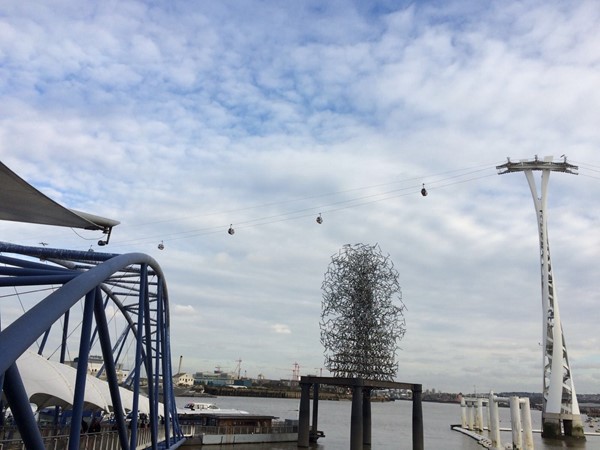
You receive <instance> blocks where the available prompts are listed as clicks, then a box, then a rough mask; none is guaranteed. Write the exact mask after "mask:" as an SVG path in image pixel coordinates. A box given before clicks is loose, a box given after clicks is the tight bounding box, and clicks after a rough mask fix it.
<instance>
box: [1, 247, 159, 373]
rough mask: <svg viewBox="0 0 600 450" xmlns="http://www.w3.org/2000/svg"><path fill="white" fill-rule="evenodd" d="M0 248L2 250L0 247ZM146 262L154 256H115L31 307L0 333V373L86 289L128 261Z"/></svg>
mask: <svg viewBox="0 0 600 450" xmlns="http://www.w3.org/2000/svg"><path fill="white" fill-rule="evenodd" d="M0 251H2V248H1V246H0ZM90 253H91V252H90ZM149 261H152V262H154V263H155V261H154V259H152V258H151V257H150V256H148V255H144V254H142V253H129V254H124V255H118V256H115V257H114V258H112V259H111V260H109V261H106V262H105V263H104V264H100V265H98V266H96V267H93V268H92V269H90V270H88V271H87V272H84V273H82V274H80V275H79V276H77V278H74V279H73V280H71V281H70V282H68V283H67V284H65V285H64V286H62V287H61V288H60V289H58V290H57V291H55V292H53V293H52V294H50V295H49V296H48V297H46V298H45V299H44V300H42V301H41V302H39V303H38V304H36V305H35V306H34V307H32V308H31V309H30V310H29V311H27V312H26V313H25V314H23V315H22V316H21V317H19V318H18V319H17V320H15V321H14V322H13V323H11V324H10V325H9V326H8V327H7V328H6V329H5V330H3V331H2V332H1V333H0V373H1V372H4V371H5V370H6V369H8V367H9V366H10V365H11V364H12V363H13V362H14V361H16V360H17V358H18V357H19V356H20V355H21V354H22V353H23V352H24V351H25V350H27V349H28V348H29V347H30V346H31V345H33V343H34V342H35V341H36V339H37V338H38V337H39V336H41V335H42V333H44V332H45V331H46V330H47V329H48V328H50V327H51V326H52V324H53V323H54V322H56V321H57V320H58V319H59V318H60V316H61V315H62V314H64V313H65V312H66V311H67V310H68V309H69V308H70V307H71V306H73V305H75V304H76V303H77V302H78V301H79V299H80V298H81V297H83V296H84V295H85V294H86V293H87V292H89V291H90V290H91V289H93V288H94V287H96V286H97V285H98V284H100V283H102V282H103V281H104V280H105V279H107V278H108V277H109V276H110V275H111V274H113V273H114V272H116V271H118V270H120V269H122V268H124V267H127V266H129V265H131V264H136V263H142V262H149ZM157 267H158V265H157ZM51 284H52V283H51Z"/></svg>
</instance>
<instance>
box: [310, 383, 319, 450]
mask: <svg viewBox="0 0 600 450" xmlns="http://www.w3.org/2000/svg"><path fill="white" fill-rule="evenodd" d="M311 435H312V436H313V440H314V441H315V442H316V441H317V437H318V436H319V383H315V384H313V408H312V427H311Z"/></svg>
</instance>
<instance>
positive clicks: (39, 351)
mask: <svg viewBox="0 0 600 450" xmlns="http://www.w3.org/2000/svg"><path fill="white" fill-rule="evenodd" d="M49 334H50V328H48V329H47V330H46V332H45V333H44V337H43V338H42V343H41V344H40V348H39V349H38V355H41V354H42V353H44V348H45V347H46V342H47V341H48V335H49Z"/></svg>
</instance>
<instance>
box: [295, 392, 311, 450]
mask: <svg viewBox="0 0 600 450" xmlns="http://www.w3.org/2000/svg"><path fill="white" fill-rule="evenodd" d="M300 389H301V394H300V411H299V412H298V447H308V445H309V442H310V428H309V427H310V384H309V383H302V382H300Z"/></svg>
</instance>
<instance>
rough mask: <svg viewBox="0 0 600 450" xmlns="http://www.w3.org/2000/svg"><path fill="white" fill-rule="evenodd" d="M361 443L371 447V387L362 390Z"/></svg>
mask: <svg viewBox="0 0 600 450" xmlns="http://www.w3.org/2000/svg"><path fill="white" fill-rule="evenodd" d="M363 445H364V446H368V447H369V448H370V447H371V389H369V388H365V389H364V390H363Z"/></svg>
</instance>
